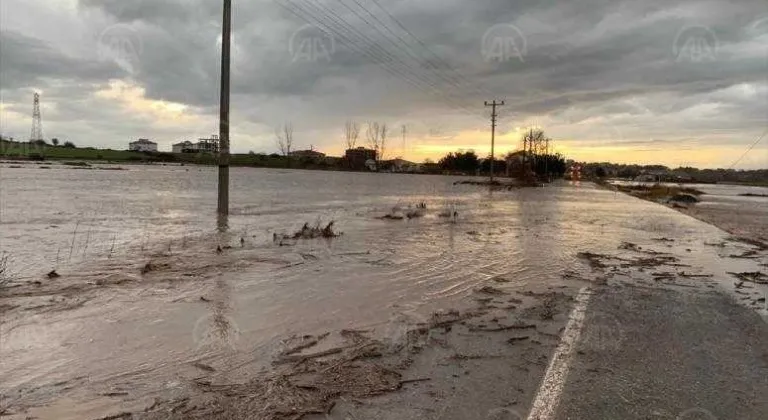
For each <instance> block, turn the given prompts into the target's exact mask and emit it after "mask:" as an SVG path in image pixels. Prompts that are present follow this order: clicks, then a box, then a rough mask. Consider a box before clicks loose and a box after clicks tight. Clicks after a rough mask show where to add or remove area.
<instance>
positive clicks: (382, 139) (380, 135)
mask: <svg viewBox="0 0 768 420" xmlns="http://www.w3.org/2000/svg"><path fill="white" fill-rule="evenodd" d="M387 134H389V131H388V130H387V124H386V123H384V124H381V123H378V122H369V123H368V127H367V128H366V130H365V135H366V137H367V138H368V147H370V148H371V149H373V150H375V151H376V160H379V161H380V160H382V158H383V157H384V152H385V149H386V145H387Z"/></svg>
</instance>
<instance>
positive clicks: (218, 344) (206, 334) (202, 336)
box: [192, 313, 240, 350]
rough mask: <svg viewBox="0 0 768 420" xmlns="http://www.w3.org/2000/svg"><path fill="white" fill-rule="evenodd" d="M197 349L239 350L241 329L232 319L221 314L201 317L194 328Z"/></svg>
mask: <svg viewBox="0 0 768 420" xmlns="http://www.w3.org/2000/svg"><path fill="white" fill-rule="evenodd" d="M192 341H193V342H194V343H195V349H196V350H199V349H202V348H209V349H216V348H219V349H220V348H229V349H232V350H237V343H238V342H239V341H240V328H239V327H238V326H237V323H236V322H235V320H234V319H232V317H230V316H228V315H224V314H221V313H210V314H206V315H204V316H202V317H200V318H199V319H198V320H197V322H195V326H194V328H192Z"/></svg>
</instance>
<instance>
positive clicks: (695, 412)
mask: <svg viewBox="0 0 768 420" xmlns="http://www.w3.org/2000/svg"><path fill="white" fill-rule="evenodd" d="M675 420H717V417H715V415H714V414H712V412H710V411H709V410H705V409H703V408H699V407H696V408H691V409H688V410H685V411H683V412H682V413H680V414H678V415H677V417H675Z"/></svg>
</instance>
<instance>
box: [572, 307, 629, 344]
mask: <svg viewBox="0 0 768 420" xmlns="http://www.w3.org/2000/svg"><path fill="white" fill-rule="evenodd" d="M594 316H595V318H594V319H593V320H591V322H590V326H589V327H588V328H587V329H586V331H585V333H584V341H583V343H584V347H586V348H588V349H590V350H594V351H604V352H614V351H617V350H619V349H620V348H621V344H622V343H623V342H624V340H625V338H626V337H625V333H624V329H623V328H622V327H621V325H622V324H621V323H620V322H619V321H618V320H617V319H616V317H614V316H613V315H611V314H605V313H596V314H595V315H594Z"/></svg>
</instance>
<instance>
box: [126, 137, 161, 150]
mask: <svg viewBox="0 0 768 420" xmlns="http://www.w3.org/2000/svg"><path fill="white" fill-rule="evenodd" d="M128 150H131V151H134V152H156V151H157V143H155V142H153V141H149V140H147V139H138V140H136V141H134V142H130V143H128Z"/></svg>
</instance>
